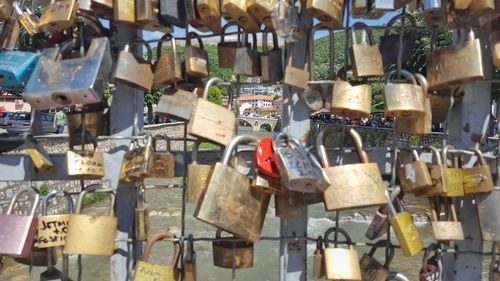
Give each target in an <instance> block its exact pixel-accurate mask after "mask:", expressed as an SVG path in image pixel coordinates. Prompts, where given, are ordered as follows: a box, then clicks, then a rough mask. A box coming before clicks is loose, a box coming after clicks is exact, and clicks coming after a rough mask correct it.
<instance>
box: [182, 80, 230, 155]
mask: <svg viewBox="0 0 500 281" xmlns="http://www.w3.org/2000/svg"><path fill="white" fill-rule="evenodd" d="M221 83H225V82H224V80H222V79H220V78H217V77H214V78H211V79H210V80H208V81H207V85H206V86H205V91H204V92H203V98H202V99H201V98H199V99H197V100H196V101H195V103H194V105H193V111H192V112H191V117H190V121H189V124H188V128H187V131H188V133H189V134H190V135H193V136H195V137H197V138H200V139H206V140H210V141H212V142H215V143H218V144H221V145H224V146H227V145H228V144H229V142H230V141H231V138H232V137H233V135H234V131H235V128H236V116H235V114H234V112H232V111H231V110H230V108H231V105H232V93H231V92H230V95H229V102H228V107H227V108H224V107H222V106H220V105H217V104H215V103H212V102H209V101H208V91H209V89H210V87H212V86H215V85H219V84H221ZM207 128H211V129H210V130H207Z"/></svg>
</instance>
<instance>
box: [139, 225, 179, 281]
mask: <svg viewBox="0 0 500 281" xmlns="http://www.w3.org/2000/svg"><path fill="white" fill-rule="evenodd" d="M160 240H167V241H172V242H173V243H174V254H173V256H172V262H171V263H170V264H169V265H168V266H167V265H160V264H155V263H151V262H149V257H150V255H151V250H152V249H153V245H154V244H155V243H156V242H158V241H160ZM180 255H181V246H180V243H179V241H178V240H177V239H175V234H173V233H172V232H160V233H157V234H155V235H153V236H152V237H151V238H149V239H148V243H146V247H145V248H144V253H143V254H142V258H141V260H140V261H138V262H137V265H136V266H135V273H134V278H133V279H132V280H133V281H150V280H164V281H177V280H179V275H180V270H179V269H178V268H177V263H178V262H179V257H180Z"/></svg>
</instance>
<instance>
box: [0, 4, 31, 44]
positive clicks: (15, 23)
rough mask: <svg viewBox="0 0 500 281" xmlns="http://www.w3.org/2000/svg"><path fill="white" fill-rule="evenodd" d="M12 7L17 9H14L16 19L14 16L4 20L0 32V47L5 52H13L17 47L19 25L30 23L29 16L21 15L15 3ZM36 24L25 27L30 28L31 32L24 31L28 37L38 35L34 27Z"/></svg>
mask: <svg viewBox="0 0 500 281" xmlns="http://www.w3.org/2000/svg"><path fill="white" fill-rule="evenodd" d="M14 7H17V8H16V9H15V11H16V12H15V13H16V15H17V17H16V15H14V16H12V17H10V18H9V19H8V20H5V21H4V22H3V25H2V30H1V31H0V47H2V48H3V49H5V50H14V49H16V48H17V47H18V45H17V41H18V39H19V35H20V32H21V23H27V24H29V23H32V20H31V18H30V15H29V14H23V12H22V11H21V9H19V8H18V6H17V5H16V3H15V2H14ZM27 10H29V9H27ZM33 19H38V17H36V16H34V17H33ZM28 20H29V21H28ZM37 23H38V22H36V23H34V22H33V25H29V26H27V28H31V30H29V31H26V32H27V33H28V34H29V35H30V36H33V35H35V34H36V33H38V30H37V26H36V24H37ZM29 32H31V33H32V34H33V35H31V34H30V33H29Z"/></svg>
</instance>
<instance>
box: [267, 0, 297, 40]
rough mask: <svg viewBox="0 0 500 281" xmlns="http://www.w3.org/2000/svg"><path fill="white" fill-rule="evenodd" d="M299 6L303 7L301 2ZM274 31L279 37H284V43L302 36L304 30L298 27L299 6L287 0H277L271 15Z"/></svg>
mask: <svg viewBox="0 0 500 281" xmlns="http://www.w3.org/2000/svg"><path fill="white" fill-rule="evenodd" d="M301 7H304V5H303V2H301ZM271 21H272V23H273V28H274V31H276V33H277V34H278V36H280V37H285V42H286V43H292V42H295V41H297V39H303V38H304V35H305V33H304V30H302V29H300V28H299V27H298V22H299V7H297V6H296V5H294V4H293V3H291V2H288V1H277V2H276V4H274V12H273V13H272V15H271Z"/></svg>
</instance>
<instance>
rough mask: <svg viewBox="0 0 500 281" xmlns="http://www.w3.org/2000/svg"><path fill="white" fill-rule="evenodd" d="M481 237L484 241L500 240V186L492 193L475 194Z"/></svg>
mask: <svg viewBox="0 0 500 281" xmlns="http://www.w3.org/2000/svg"><path fill="white" fill-rule="evenodd" d="M475 199H476V207H477V213H478V217H479V225H480V227H481V237H482V239H483V240H484V241H500V216H498V207H499V206H500V187H498V186H495V187H494V189H493V191H492V192H490V193H478V194H475Z"/></svg>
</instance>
